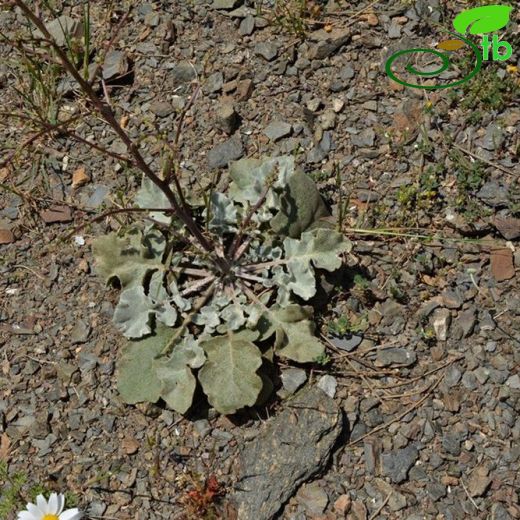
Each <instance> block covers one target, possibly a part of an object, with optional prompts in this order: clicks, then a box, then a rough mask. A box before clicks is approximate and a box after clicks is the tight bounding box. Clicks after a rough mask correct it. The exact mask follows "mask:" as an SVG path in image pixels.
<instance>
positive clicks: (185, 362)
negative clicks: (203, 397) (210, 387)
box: [155, 336, 206, 413]
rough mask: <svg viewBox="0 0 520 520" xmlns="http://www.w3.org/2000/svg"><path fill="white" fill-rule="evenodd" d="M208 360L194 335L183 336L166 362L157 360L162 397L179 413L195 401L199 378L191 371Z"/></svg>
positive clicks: (184, 411)
mask: <svg viewBox="0 0 520 520" xmlns="http://www.w3.org/2000/svg"><path fill="white" fill-rule="evenodd" d="M205 360H206V357H205V355H204V350H203V349H202V348H201V347H200V346H199V345H198V343H197V341H196V340H195V339H194V338H193V336H189V337H187V338H183V340H182V341H181V342H180V343H179V344H178V345H176V346H175V348H174V349H173V352H172V355H171V356H170V357H169V358H168V360H167V361H166V362H163V361H161V360H156V362H155V366H156V373H157V376H158V377H159V380H160V382H161V397H162V398H163V399H164V401H165V402H166V403H167V404H168V406H170V407H171V408H173V409H174V410H175V411H177V412H179V413H186V412H187V410H188V408H189V407H190V406H191V405H192V403H193V396H194V394H195V388H196V387H197V380H196V379H195V376H194V375H193V372H192V371H191V369H192V368H200V367H201V366H202V365H203V364H204V362H205Z"/></svg>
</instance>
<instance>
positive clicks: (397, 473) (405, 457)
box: [381, 445, 419, 484]
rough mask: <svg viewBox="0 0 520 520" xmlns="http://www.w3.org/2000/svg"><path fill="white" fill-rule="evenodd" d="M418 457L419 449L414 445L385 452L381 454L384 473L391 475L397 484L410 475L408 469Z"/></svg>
mask: <svg viewBox="0 0 520 520" xmlns="http://www.w3.org/2000/svg"><path fill="white" fill-rule="evenodd" d="M418 457H419V451H418V450H417V448H416V447H415V446H413V445H410V446H407V447H406V448H403V449H402V450H395V451H393V452H391V453H383V454H382V456H381V461H382V467H383V474H384V475H385V476H388V477H390V479H391V480H392V482H394V483H395V484H399V483H401V482H404V481H405V480H406V478H407V476H408V471H409V470H410V468H411V467H412V466H413V465H414V464H415V461H416V460H417V458H418Z"/></svg>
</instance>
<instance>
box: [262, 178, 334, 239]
mask: <svg viewBox="0 0 520 520" xmlns="http://www.w3.org/2000/svg"><path fill="white" fill-rule="evenodd" d="M279 209H280V211H279V212H278V213H277V214H276V216H275V217H274V218H273V219H272V221H271V228H272V229H273V231H274V232H275V233H277V234H279V235H284V236H289V237H292V238H297V237H299V236H300V235H301V233H302V232H303V231H305V230H307V229H309V228H310V227H311V226H313V225H318V224H319V219H320V218H322V217H327V216H329V215H330V213H329V210H328V209H327V206H325V203H324V202H323V199H322V198H321V195H320V192H319V191H318V188H317V187H316V185H315V184H314V182H313V180H312V179H311V178H309V177H308V176H307V175H305V174H304V173H303V172H302V171H300V170H296V171H295V172H294V174H293V175H291V176H290V177H289V179H288V185H287V189H286V190H285V193H284V195H283V197H282V199H281V205H280V207H279Z"/></svg>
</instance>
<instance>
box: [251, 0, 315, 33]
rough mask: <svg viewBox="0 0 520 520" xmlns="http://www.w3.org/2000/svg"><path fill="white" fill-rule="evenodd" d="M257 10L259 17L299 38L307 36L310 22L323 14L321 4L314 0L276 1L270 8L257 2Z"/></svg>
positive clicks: (260, 1) (260, 0) (261, 2)
mask: <svg viewBox="0 0 520 520" xmlns="http://www.w3.org/2000/svg"><path fill="white" fill-rule="evenodd" d="M256 10H257V16H260V17H264V18H266V19H267V20H268V21H269V23H271V24H272V25H274V26H277V27H279V28H280V29H282V30H283V31H285V32H288V33H290V34H293V35H295V36H298V37H299V38H304V37H305V35H306V34H307V31H308V26H309V20H311V19H315V18H318V17H319V16H320V15H321V13H322V7H321V6H320V5H319V2H316V1H314V0H274V6H273V7H269V8H268V7H266V6H265V4H264V1H263V0H257V2H256Z"/></svg>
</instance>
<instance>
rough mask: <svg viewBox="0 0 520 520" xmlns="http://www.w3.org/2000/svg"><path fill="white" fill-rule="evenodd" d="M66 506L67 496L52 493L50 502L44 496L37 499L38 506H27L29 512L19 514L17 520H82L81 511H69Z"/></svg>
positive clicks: (75, 509)
mask: <svg viewBox="0 0 520 520" xmlns="http://www.w3.org/2000/svg"><path fill="white" fill-rule="evenodd" d="M64 506H65V496H64V495H62V494H59V495H58V494H57V493H51V496H50V497H49V501H48V502H47V500H45V498H44V496H43V495H38V496H37V497H36V505H34V504H30V503H29V504H27V506H26V507H27V510H26V511H21V512H20V513H18V517H17V520H80V518H81V517H82V516H83V514H82V513H81V512H80V511H79V509H77V508H74V509H67V510H66V511H63V507H64Z"/></svg>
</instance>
